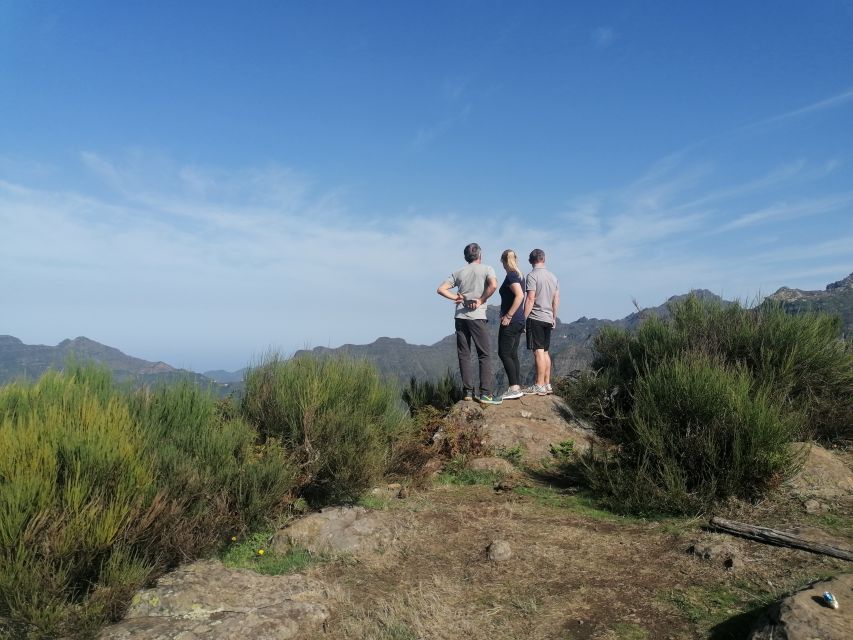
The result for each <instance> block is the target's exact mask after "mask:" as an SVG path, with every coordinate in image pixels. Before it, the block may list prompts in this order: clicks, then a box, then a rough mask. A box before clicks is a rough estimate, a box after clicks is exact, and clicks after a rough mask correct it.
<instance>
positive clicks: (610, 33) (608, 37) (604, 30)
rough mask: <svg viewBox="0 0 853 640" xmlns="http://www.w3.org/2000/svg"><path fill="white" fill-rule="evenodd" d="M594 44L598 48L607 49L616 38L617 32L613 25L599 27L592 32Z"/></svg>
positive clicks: (591, 36)
mask: <svg viewBox="0 0 853 640" xmlns="http://www.w3.org/2000/svg"><path fill="white" fill-rule="evenodd" d="M590 38H591V39H592V44H593V46H594V47H595V48H596V49H606V48H607V47H609V46H610V45H611V44H613V41H614V40H615V39H616V32H615V31H614V30H613V27H607V26H604V27H597V28H595V29H593V30H592V33H591V34H590Z"/></svg>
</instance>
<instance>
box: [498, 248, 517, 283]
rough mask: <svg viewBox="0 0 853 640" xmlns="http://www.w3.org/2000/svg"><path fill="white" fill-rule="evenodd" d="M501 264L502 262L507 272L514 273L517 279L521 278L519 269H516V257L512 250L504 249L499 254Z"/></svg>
mask: <svg viewBox="0 0 853 640" xmlns="http://www.w3.org/2000/svg"><path fill="white" fill-rule="evenodd" d="M501 262H503V263H504V264H505V265H506V267H507V269H508V270H509V271H515V272H516V273H517V274H518V277H519V278H520V277H521V269H519V268H518V256H517V255H515V251H513V250H512V249H506V250H505V251H504V252H503V253H502V254H501Z"/></svg>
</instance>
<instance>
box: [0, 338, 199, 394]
mask: <svg viewBox="0 0 853 640" xmlns="http://www.w3.org/2000/svg"><path fill="white" fill-rule="evenodd" d="M70 359H76V360H78V361H82V362H86V361H95V362H98V363H100V364H102V365H104V366H106V367H107V368H108V369H109V370H110V371H111V372H112V374H113V376H115V378H116V379H117V380H119V381H127V380H131V381H134V382H138V383H143V384H145V383H155V382H161V381H163V382H169V381H172V380H177V379H179V378H189V379H192V380H194V381H196V382H199V383H201V384H205V385H212V386H215V383H214V382H213V380H211V379H209V378H207V377H205V376H203V375H201V374H198V373H195V372H193V371H187V370H185V369H176V368H175V367H172V366H171V365H168V364H166V363H165V362H150V361H148V360H142V359H141V358H134V357H133V356H129V355H127V354H125V353H122V352H121V351H119V350H118V349H116V348H114V347H108V346H107V345H105V344H101V343H100V342H96V341H94V340H90V339H89V338H85V337H82V336H81V337H78V338H74V339H73V340H63V341H62V342H60V343H59V344H58V345H56V346H55V347H51V346H48V345H41V344H38V345H29V344H24V343H23V342H22V341H21V340H20V339H18V338H15V337H14V336H9V335H0V384H6V383H8V382H11V381H12V380H15V379H18V378H26V379H30V380H32V379H35V378H38V377H39V376H41V375H42V374H43V373H44V372H45V371H47V370H48V369H61V368H62V367H63V366H64V365H65V364H66V363H67V362H68V361H69V360H70Z"/></svg>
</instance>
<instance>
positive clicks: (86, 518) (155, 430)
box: [0, 366, 293, 638]
mask: <svg viewBox="0 0 853 640" xmlns="http://www.w3.org/2000/svg"><path fill="white" fill-rule="evenodd" d="M292 476H293V467H292V465H290V464H289V462H288V458H287V456H286V454H285V452H284V450H283V449H281V447H280V446H279V445H277V444H275V443H271V444H270V443H268V444H267V445H266V446H264V447H262V448H260V449H259V447H258V445H257V438H256V432H255V431H254V430H253V429H251V428H250V427H249V426H248V425H247V424H246V423H245V422H242V421H240V420H235V419H232V420H224V419H223V418H222V417H221V416H219V415H218V414H217V413H216V411H215V404H214V401H213V399H212V398H210V397H209V396H208V395H207V394H206V393H205V392H203V391H201V390H199V389H198V388H195V387H192V386H190V385H179V386H178V387H175V388H170V389H162V390H157V391H154V392H150V391H143V392H133V391H131V390H129V389H124V388H119V387H116V386H114V385H113V384H112V380H111V377H110V375H109V373H108V372H106V371H104V370H100V369H95V368H90V367H84V366H74V367H71V368H70V369H69V370H68V371H67V372H66V373H57V372H50V373H47V374H45V375H44V376H43V377H42V378H41V379H40V380H39V381H37V382H36V383H34V384H33V383H18V384H13V385H8V386H6V387H2V388H0V619H3V618H5V619H6V620H8V621H11V624H12V625H13V626H14V627H15V628H14V631H13V632H14V633H15V634H17V635H20V636H21V637H32V638H42V637H44V638H47V637H57V636H62V637H89V636H91V635H94V633H95V632H96V630H97V629H98V627H99V626H101V625H102V624H104V623H105V622H107V621H109V620H111V619H115V618H116V617H117V616H119V615H120V614H121V612H122V611H123V609H124V607H125V606H126V605H127V602H128V601H129V599H130V597H131V595H132V594H133V593H134V592H135V591H136V589H138V588H139V587H140V586H141V585H142V584H144V583H145V582H146V581H147V580H149V579H151V578H152V577H153V576H155V575H157V574H158V573H159V572H161V571H163V570H165V569H166V568H167V567H168V566H169V565H171V564H174V563H176V562H178V561H180V560H184V559H189V558H196V557H200V556H202V555H204V554H205V553H207V552H209V551H210V550H211V549H212V547H213V545H214V544H215V542H216V540H217V539H218V538H219V537H220V536H222V535H223V534H224V533H225V532H230V531H234V530H239V529H245V528H247V527H249V526H252V525H253V524H255V523H259V522H260V521H262V520H263V519H264V515H265V514H266V513H267V512H270V511H274V508H275V506H276V505H277V504H278V503H280V502H281V501H282V499H283V498H284V497H285V496H286V495H287V492H288V491H289V490H290V489H291V486H292V485H291V482H292Z"/></svg>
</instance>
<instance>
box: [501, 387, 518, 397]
mask: <svg viewBox="0 0 853 640" xmlns="http://www.w3.org/2000/svg"><path fill="white" fill-rule="evenodd" d="M523 395H524V391H522V390H521V388H520V387H519V388H518V389H516V390H515V391H510V390H507V392H506V393H505V394H503V395H502V396H501V400H516V399H517V398H520V397H522V396H523Z"/></svg>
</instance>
